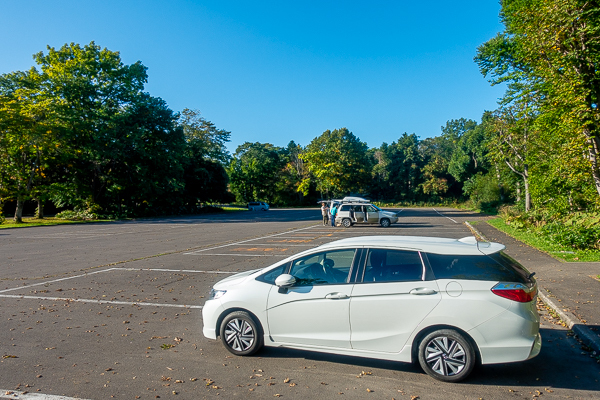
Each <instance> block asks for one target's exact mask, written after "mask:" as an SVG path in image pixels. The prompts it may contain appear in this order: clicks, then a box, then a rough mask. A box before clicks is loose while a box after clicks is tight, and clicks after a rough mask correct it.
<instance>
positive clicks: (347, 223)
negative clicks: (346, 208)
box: [342, 218, 352, 228]
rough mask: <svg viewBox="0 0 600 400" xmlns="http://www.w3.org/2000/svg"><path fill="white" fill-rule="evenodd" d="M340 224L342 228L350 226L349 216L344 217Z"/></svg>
mask: <svg viewBox="0 0 600 400" xmlns="http://www.w3.org/2000/svg"><path fill="white" fill-rule="evenodd" d="M342 226H343V227H344V228H350V227H351V226H352V221H351V220H350V218H344V219H343V220H342Z"/></svg>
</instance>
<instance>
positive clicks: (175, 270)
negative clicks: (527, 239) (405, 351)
mask: <svg viewBox="0 0 600 400" xmlns="http://www.w3.org/2000/svg"><path fill="white" fill-rule="evenodd" d="M400 217H401V218H400V220H399V223H398V224H394V225H392V227H390V228H387V229H383V228H380V227H376V226H366V227H357V226H355V227H352V228H349V229H344V228H339V227H338V228H331V227H324V226H322V225H321V223H320V212H319V210H317V209H314V210H277V209H275V210H270V211H268V212H242V213H236V214H227V215H219V216H213V217H185V218H183V217H182V218H168V219H156V220H142V221H130V222H123V223H110V224H89V225H63V226H56V227H40V228H26V229H11V230H2V231H0V251H1V254H2V258H1V260H2V265H1V267H0V321H2V324H1V325H0V355H2V359H1V360H0V389H1V391H0V398H21V399H28V398H29V399H33V398H40V397H33V396H32V395H33V394H36V395H42V394H43V395H45V396H46V397H44V398H45V399H48V400H53V399H57V400H58V398H56V397H55V398H53V397H51V396H66V397H68V398H82V399H94V400H96V399H110V398H121V399H134V398H141V399H156V398H161V399H165V398H169V399H171V398H173V399H175V398H179V399H198V398H213V397H220V398H234V397H237V398H256V399H264V398H273V397H283V398H290V399H294V398H298V399H299V398H302V399H313V398H314V399H317V398H318V399H322V398H333V397H336V398H352V399H354V398H360V399H362V398H367V397H369V396H370V397H372V398H374V399H391V398H395V399H411V400H413V399H416V398H419V399H459V398H468V399H471V398H473V399H480V398H482V399H512V398H515V399H524V398H527V399H532V398H542V399H543V398H549V399H552V398H586V399H587V398H600V383H599V380H600V365H599V364H597V363H596V362H595V360H594V359H593V358H591V357H590V356H589V354H588V353H587V352H586V351H585V350H582V349H581V346H580V344H579V343H578V342H577V341H576V340H575V339H574V338H572V337H571V336H570V335H569V333H568V331H567V330H566V329H565V328H564V327H562V326H561V325H559V324H557V323H556V321H555V320H553V318H552V317H551V316H550V315H549V314H547V313H546V312H545V311H544V310H543V308H542V313H543V316H544V318H543V324H542V336H543V349H542V352H541V354H540V356H538V357H537V358H535V359H532V360H529V361H527V362H523V363H518V364H504V365H494V366H485V367H481V368H479V369H478V370H477V371H475V372H474V373H473V375H472V377H470V378H469V379H468V380H467V381H466V382H464V383H461V384H446V383H442V382H438V381H435V380H433V379H431V378H429V377H428V376H427V375H425V374H424V373H423V372H422V371H421V370H420V369H419V368H418V367H415V366H413V365H410V364H400V363H393V362H387V361H379V360H372V359H362V358H356V357H342V356H334V355H327V354H319V353H310V352H302V351H295V350H285V349H272V348H271V349H265V350H264V351H262V352H261V353H259V354H258V355H257V356H254V357H247V358H240V357H234V356H232V355H231V354H230V353H229V352H227V351H226V350H225V348H224V347H223V346H222V345H221V343H220V342H217V341H211V340H207V339H205V338H204V337H203V335H202V333H201V326H202V319H201V308H202V305H203V304H204V298H205V297H206V296H207V295H208V292H209V290H210V288H211V287H212V285H213V284H214V283H215V282H216V281H218V280H219V279H222V278H223V277H225V276H229V275H231V274H233V273H236V272H239V271H246V270H249V269H255V268H260V267H264V266H267V265H270V264H271V263H274V262H276V261H277V260H280V259H282V258H285V257H287V256H289V255H291V254H294V253H297V252H299V251H302V250H305V249H308V248H312V247H315V246H318V245H320V244H323V243H327V242H330V241H332V240H337V239H340V238H344V237H350V236H359V235H377V234H387V235H422V236H441V237H452V238H460V237H464V236H469V235H470V231H469V229H468V228H467V227H466V226H465V225H464V224H463V222H464V221H467V220H469V221H473V220H476V219H478V218H480V217H479V216H478V215H470V214H468V213H466V212H463V211H458V210H452V209H437V210H435V209H431V208H429V209H406V210H402V211H401V214H400ZM28 396H29V397H28Z"/></svg>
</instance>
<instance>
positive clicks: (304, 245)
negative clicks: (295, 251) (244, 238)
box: [238, 242, 314, 247]
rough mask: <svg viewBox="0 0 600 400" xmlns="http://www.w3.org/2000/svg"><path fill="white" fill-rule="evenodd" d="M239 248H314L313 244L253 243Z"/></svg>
mask: <svg viewBox="0 0 600 400" xmlns="http://www.w3.org/2000/svg"><path fill="white" fill-rule="evenodd" d="M238 246H266V247H312V246H314V245H313V244H287V243H280V242H276V243H265V244H262V243H252V244H240V245H238Z"/></svg>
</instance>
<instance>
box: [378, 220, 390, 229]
mask: <svg viewBox="0 0 600 400" xmlns="http://www.w3.org/2000/svg"><path fill="white" fill-rule="evenodd" d="M379 223H380V224H381V226H382V227H384V228H388V227H389V226H390V225H391V224H392V223H391V222H390V220H389V219H387V218H383V219H382V220H381V221H379Z"/></svg>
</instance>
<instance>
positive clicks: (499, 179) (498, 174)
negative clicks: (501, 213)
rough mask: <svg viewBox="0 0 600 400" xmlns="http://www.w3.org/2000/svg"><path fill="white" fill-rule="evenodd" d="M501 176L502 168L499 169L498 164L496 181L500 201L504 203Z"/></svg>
mask: <svg viewBox="0 0 600 400" xmlns="http://www.w3.org/2000/svg"><path fill="white" fill-rule="evenodd" d="M501 178H502V177H501V176H500V168H498V164H496V179H497V180H498V191H499V193H500V201H501V202H502V203H504V188H502V181H501Z"/></svg>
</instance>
